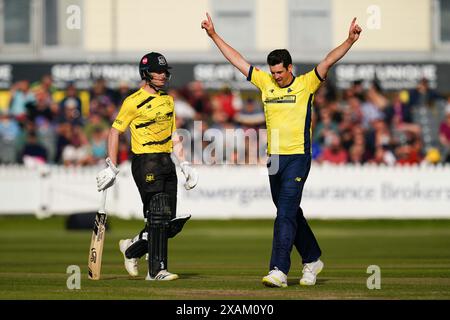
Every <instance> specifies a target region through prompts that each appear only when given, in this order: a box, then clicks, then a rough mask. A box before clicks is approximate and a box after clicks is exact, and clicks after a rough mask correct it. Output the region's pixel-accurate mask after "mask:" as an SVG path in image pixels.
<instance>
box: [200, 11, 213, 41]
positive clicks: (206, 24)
mask: <svg viewBox="0 0 450 320" xmlns="http://www.w3.org/2000/svg"><path fill="white" fill-rule="evenodd" d="M206 18H207V19H206V20H203V21H202V29H205V30H206V33H207V34H208V36H210V37H212V36H213V35H214V34H215V33H216V31H215V30H214V24H213V22H212V19H211V17H210V16H209V13H208V12H207V13H206Z"/></svg>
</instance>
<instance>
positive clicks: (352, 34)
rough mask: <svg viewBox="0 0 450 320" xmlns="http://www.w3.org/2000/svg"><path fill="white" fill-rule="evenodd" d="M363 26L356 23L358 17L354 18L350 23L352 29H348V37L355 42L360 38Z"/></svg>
mask: <svg viewBox="0 0 450 320" xmlns="http://www.w3.org/2000/svg"><path fill="white" fill-rule="evenodd" d="M361 31H362V29H361V27H360V26H359V25H358V24H357V23H356V17H355V18H353V20H352V23H351V25H350V30H349V31H348V38H349V40H350V41H351V42H352V43H353V42H356V41H357V40H358V39H359V35H360V34H361Z"/></svg>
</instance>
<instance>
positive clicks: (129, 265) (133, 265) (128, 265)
mask: <svg viewBox="0 0 450 320" xmlns="http://www.w3.org/2000/svg"><path fill="white" fill-rule="evenodd" d="M131 244H132V241H131V239H125V240H120V241H119V248H120V252H122V254H123V259H124V264H125V269H126V270H127V272H128V274H129V275H130V276H132V277H136V276H138V274H139V271H138V258H132V259H128V258H127V257H126V256H125V251H127V249H128V247H129V246H131Z"/></svg>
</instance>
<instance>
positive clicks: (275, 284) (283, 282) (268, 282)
mask: <svg viewBox="0 0 450 320" xmlns="http://www.w3.org/2000/svg"><path fill="white" fill-rule="evenodd" d="M262 283H263V285H265V286H266V287H272V288H285V287H287V275H285V274H284V273H283V271H280V270H278V268H277V267H275V268H274V269H273V270H270V272H269V274H268V275H267V276H265V277H264V278H262Z"/></svg>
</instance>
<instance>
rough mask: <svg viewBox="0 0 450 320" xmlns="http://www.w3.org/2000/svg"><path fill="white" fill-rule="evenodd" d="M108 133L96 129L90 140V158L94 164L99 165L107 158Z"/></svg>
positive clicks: (98, 128)
mask: <svg viewBox="0 0 450 320" xmlns="http://www.w3.org/2000/svg"><path fill="white" fill-rule="evenodd" d="M107 137H108V131H107V130H104V129H102V128H101V127H96V128H95V129H94V133H93V135H92V138H91V139H90V141H89V142H90V144H91V149H92V157H93V162H94V163H99V162H101V161H103V160H104V159H105V158H107V157H108V150H107Z"/></svg>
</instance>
